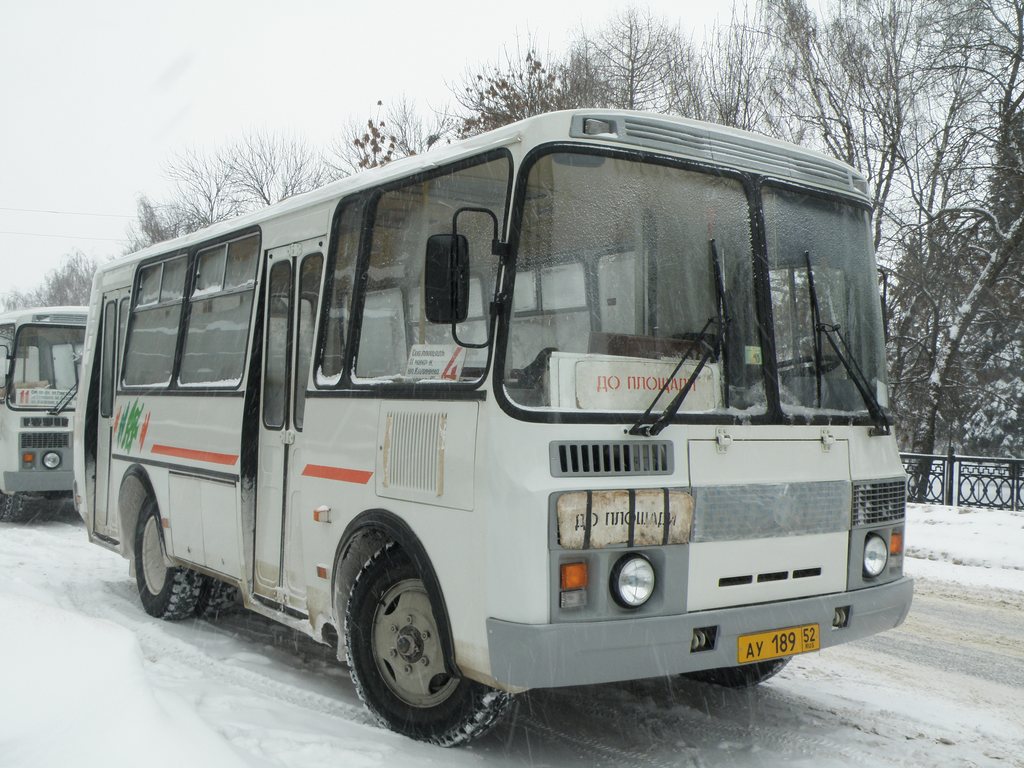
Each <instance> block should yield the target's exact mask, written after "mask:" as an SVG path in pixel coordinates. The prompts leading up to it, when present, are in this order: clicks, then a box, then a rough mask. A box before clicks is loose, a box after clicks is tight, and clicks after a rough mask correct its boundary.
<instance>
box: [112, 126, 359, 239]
mask: <svg viewBox="0 0 1024 768" xmlns="http://www.w3.org/2000/svg"><path fill="white" fill-rule="evenodd" d="M165 173H166V175H167V177H168V179H169V180H170V181H171V183H172V189H171V194H170V196H169V198H168V199H167V200H166V201H165V202H162V203H156V202H154V201H152V200H150V199H149V198H148V197H146V196H145V195H143V196H140V198H139V200H138V218H137V220H136V221H135V222H134V223H133V224H132V225H131V227H130V228H129V241H130V245H131V249H132V250H138V249H139V248H142V247H145V246H147V245H152V244H153V243H157V242H162V241H163V240H166V239H169V238H172V237H177V236H179V235H184V234H188V233H189V232H195V231H196V230H199V229H202V228H203V227H208V226H210V225H211V224H216V223H217V222H219V221H225V220H226V219H230V218H233V217H235V216H238V215H240V214H243V213H248V212H251V211H254V210H257V209H259V208H263V207H265V206H268V205H272V204H274V203H277V202H280V201H281V200H284V199H286V198H288V197H291V196H292V195H297V194H301V193H303V192H308V191H310V190H313V189H316V188H317V187H320V186H323V185H324V184H326V183H327V182H329V181H332V180H333V179H334V178H337V177H338V176H339V175H340V174H339V173H338V172H337V171H336V170H335V169H333V168H332V167H331V166H330V165H329V164H328V163H327V162H326V160H325V159H324V157H323V156H322V154H321V153H320V152H319V151H317V150H316V149H314V148H313V147H312V146H311V145H309V144H308V143H307V142H306V141H304V140H301V139H298V138H295V137H289V136H285V135H278V134H272V133H267V132H260V131H256V132H253V133H250V134H247V135H245V136H243V137H242V138H241V139H239V140H238V141H237V142H235V143H234V144H230V145H227V146H225V147H222V148H219V149H215V150H212V151H201V150H198V149H195V148H192V149H188V150H185V151H184V152H182V153H180V154H179V155H177V156H175V157H174V158H172V159H171V160H170V161H169V162H168V163H167V166H166V169H165Z"/></svg>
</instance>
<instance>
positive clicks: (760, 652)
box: [736, 624, 821, 664]
mask: <svg viewBox="0 0 1024 768" xmlns="http://www.w3.org/2000/svg"><path fill="white" fill-rule="evenodd" d="M820 647H821V642H820V633H819V627H818V625H817V624H803V625H801V626H799V627H787V628H786V629H773V630H771V631H770V632H757V633H755V634H752V635H740V636H739V639H738V640H737V641H736V662H737V663H738V664H747V663H749V662H753V661H765V660H767V659H778V658H781V657H782V656H794V655H796V654H798V653H807V652H808V651H816V650H818V649H819V648H820Z"/></svg>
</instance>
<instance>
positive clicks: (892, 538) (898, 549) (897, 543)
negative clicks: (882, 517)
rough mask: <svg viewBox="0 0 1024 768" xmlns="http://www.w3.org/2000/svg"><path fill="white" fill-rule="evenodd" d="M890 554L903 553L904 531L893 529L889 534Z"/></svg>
mask: <svg viewBox="0 0 1024 768" xmlns="http://www.w3.org/2000/svg"><path fill="white" fill-rule="evenodd" d="M889 554H890V555H901V554H903V531H893V532H892V533H890V534H889Z"/></svg>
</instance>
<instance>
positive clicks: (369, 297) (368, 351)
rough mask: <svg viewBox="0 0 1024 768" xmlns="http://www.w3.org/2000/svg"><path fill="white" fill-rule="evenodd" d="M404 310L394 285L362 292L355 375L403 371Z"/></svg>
mask: <svg viewBox="0 0 1024 768" xmlns="http://www.w3.org/2000/svg"><path fill="white" fill-rule="evenodd" d="M407 349H408V347H407V345H406V339H405V312H404V311H403V309H402V293H401V291H399V290H398V289H397V288H392V289H391V290H389V291H375V292H374V293H368V294H366V300H365V301H364V302H363V325H362V332H361V335H360V338H359V362H358V364H357V366H356V375H357V376H360V377H365V378H370V377H374V376H388V375H398V374H401V373H403V372H404V371H405V358H406V350H407Z"/></svg>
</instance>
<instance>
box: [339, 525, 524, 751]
mask: <svg viewBox="0 0 1024 768" xmlns="http://www.w3.org/2000/svg"><path fill="white" fill-rule="evenodd" d="M345 642H346V646H347V661H348V666H349V670H350V672H351V675H352V682H353V683H354V684H355V687H356V692H357V693H358V694H359V698H360V699H362V701H363V703H364V704H366V706H367V708H368V709H369V710H370V712H371V713H373V715H374V716H375V717H376V718H377V720H378V721H379V722H380V723H381V724H382V725H384V726H385V727H387V728H390V729H391V730H393V731H396V732H398V733H402V734H404V735H406V736H409V737H411V738H414V739H418V740H420V741H426V742H430V743H432V744H438V745H440V746H445V747H451V746H457V745H459V744H464V743H466V742H469V741H471V740H473V739H475V738H477V737H479V736H482V735H483V734H485V733H486V732H487V731H489V730H490V729H491V728H492V727H493V726H494V725H495V724H496V723H497V722H498V721H499V720H500V719H501V716H502V715H503V714H504V713H505V710H506V709H507V708H508V704H509V701H510V697H509V695H508V694H507V693H503V692H501V691H497V690H495V689H493V688H489V687H487V686H485V685H481V684H480V683H476V682H473V681H471V680H467V679H465V678H460V677H457V676H455V675H454V674H452V672H451V671H450V670H449V669H448V668H447V665H446V663H445V659H444V653H443V650H442V646H441V639H440V637H439V632H438V626H437V620H436V619H435V617H434V610H433V605H432V603H431V600H430V596H429V595H428V594H427V591H426V588H425V587H424V585H423V581H422V579H421V578H420V574H419V573H417V571H416V567H415V566H414V565H413V562H412V561H411V560H410V559H409V557H408V556H407V555H406V554H405V553H404V552H402V550H401V549H399V548H398V547H397V546H395V545H390V544H389V545H388V546H386V547H384V548H382V549H380V550H379V551H378V552H377V553H376V554H374V555H373V557H371V558H370V559H369V560H368V561H367V562H366V564H365V565H364V566H363V568H362V570H361V571H360V572H359V575H358V576H357V577H356V581H355V583H354V584H353V585H352V591H351V593H350V594H349V599H348V605H347V606H346V610H345Z"/></svg>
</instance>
